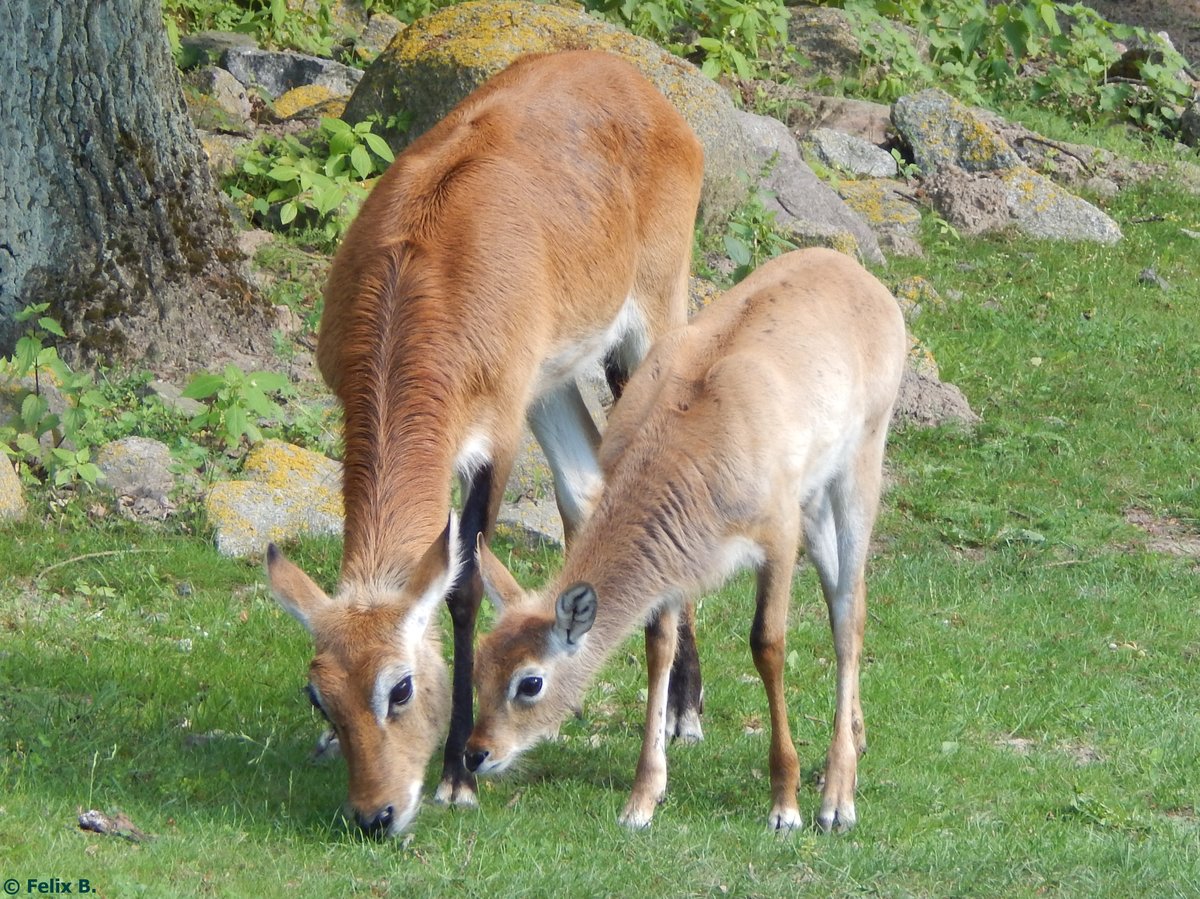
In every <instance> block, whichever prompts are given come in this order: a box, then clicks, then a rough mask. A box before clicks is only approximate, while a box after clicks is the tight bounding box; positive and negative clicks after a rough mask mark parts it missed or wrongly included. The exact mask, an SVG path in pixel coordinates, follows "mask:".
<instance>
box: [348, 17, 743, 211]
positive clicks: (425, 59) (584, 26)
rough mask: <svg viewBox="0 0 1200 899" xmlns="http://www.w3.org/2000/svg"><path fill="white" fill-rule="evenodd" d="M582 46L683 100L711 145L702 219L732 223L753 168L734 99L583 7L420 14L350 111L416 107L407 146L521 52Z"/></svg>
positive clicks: (386, 112)
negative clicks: (629, 66)
mask: <svg viewBox="0 0 1200 899" xmlns="http://www.w3.org/2000/svg"><path fill="white" fill-rule="evenodd" d="M582 48H590V49H595V50H605V51H607V52H610V53H613V54H615V55H617V56H620V57H623V58H624V59H627V60H629V62H631V63H633V64H634V65H635V66H637V67H638V69H639V70H641V72H642V73H643V74H644V75H645V76H646V77H647V78H648V79H649V80H650V81H651V82H652V83H653V84H654V85H655V86H657V87H658V89H659V90H661V91H662V92H663V93H664V94H665V95H666V96H667V97H668V99H670V100H671V102H672V103H674V105H675V107H676V108H677V109H678V110H679V111H680V113H681V114H682V115H683V117H684V118H685V119H686V120H687V122H688V124H689V125H691V127H692V130H693V131H695V132H696V136H697V137H698V138H699V139H700V142H701V143H702V144H703V145H704V188H703V191H702V194H701V201H700V206H701V216H702V218H703V220H704V221H705V223H706V224H707V223H712V222H717V221H723V220H724V218H726V217H727V216H728V214H729V213H730V212H731V211H732V210H733V209H734V208H735V207H736V206H737V205H738V203H740V202H741V201H742V199H743V198H744V197H745V195H746V186H745V183H744V182H743V181H742V180H741V179H740V178H739V173H741V172H746V171H749V170H750V169H751V168H752V165H751V163H750V161H749V157H748V155H747V152H746V150H745V148H744V146H743V141H742V135H741V128H740V126H739V125H738V122H737V120H736V118H735V116H734V106H733V101H732V100H731V99H730V98H729V96H728V95H727V94H726V93H725V92H724V91H723V90H722V89H721V88H720V87H718V86H717V85H716V84H715V83H713V82H712V81H710V80H709V79H707V78H705V77H704V76H703V75H701V74H700V70H699V69H697V68H696V67H695V66H693V65H692V64H691V63H688V62H686V61H685V60H682V59H679V58H678V57H675V56H672V55H671V54H670V53H668V52H667V51H665V50H663V49H662V48H661V47H659V46H658V45H656V44H654V43H651V42H650V41H647V40H644V39H642V38H639V37H635V36H633V35H632V34H630V33H629V32H627V31H624V30H623V29H620V28H617V27H615V26H612V25H608V24H606V23H604V22H600V21H598V20H596V19H593V18H591V17H589V16H588V15H587V14H586V13H583V12H581V11H578V10H576V9H566V8H563V7H559V6H542V5H539V4H536V3H528V2H521V0H475V2H469V3H462V4H459V5H457V6H451V7H447V8H445V9H442V10H439V11H438V12H435V13H433V14H432V15H429V16H426V17H425V18H422V19H418V20H417V21H416V22H414V23H413V24H412V25H410V26H409V27H408V28H406V29H405V30H404V31H403V32H402V33H401V34H400V35H399V36H398V37H397V38H396V40H395V41H393V42H392V44H391V45H390V46H389V47H388V48H387V50H385V51H384V52H383V53H382V54H381V55H380V56H379V58H378V59H376V60H375V62H374V63H373V64H372V65H371V67H370V68H368V69H367V71H366V73H365V74H364V76H363V79H362V81H361V82H359V85H358V87H357V88H356V89H355V91H354V94H353V96H351V98H350V102H349V103H348V104H347V106H346V112H345V114H344V116H343V118H344V119H345V120H346V121H348V122H352V123H353V122H361V121H364V120H365V119H367V118H369V117H371V116H380V117H381V118H382V119H383V120H384V121H387V120H388V119H389V117H391V116H394V115H397V114H399V113H401V112H406V113H408V114H410V115H411V117H412V119H411V126H410V127H409V129H408V130H407V131H406V132H404V133H400V132H398V131H395V130H391V131H387V132H383V133H384V136H385V137H386V138H387V140H388V142H389V143H390V144H391V145H392V149H393V150H396V151H397V152H398V151H400V150H402V149H403V148H404V147H405V146H406V145H407V144H408V143H410V142H411V141H413V140H415V139H416V138H417V137H419V136H420V135H421V134H423V133H424V132H425V131H427V130H428V129H429V128H430V127H431V126H432V125H434V124H435V123H436V122H437V121H439V120H440V119H441V118H442V117H444V116H445V115H446V113H447V112H449V111H450V110H451V109H452V108H453V107H454V106H455V104H457V103H458V102H459V101H460V100H462V99H463V98H464V97H465V96H466V95H467V94H469V93H470V92H471V91H472V90H474V89H475V88H476V87H478V86H479V85H481V84H483V82H485V81H486V80H487V79H488V78H490V77H491V76H492V75H495V74H496V73H497V72H499V71H500V70H501V69H503V68H505V67H506V66H507V65H508V64H509V63H511V62H512V61H513V60H515V59H516V58H517V57H519V56H523V55H525V54H527V53H548V52H556V51H562V50H576V49H582Z"/></svg>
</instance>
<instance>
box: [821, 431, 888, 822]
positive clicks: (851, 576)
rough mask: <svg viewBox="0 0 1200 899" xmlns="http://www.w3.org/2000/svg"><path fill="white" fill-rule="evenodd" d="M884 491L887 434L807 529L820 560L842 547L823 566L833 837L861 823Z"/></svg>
mask: <svg viewBox="0 0 1200 899" xmlns="http://www.w3.org/2000/svg"><path fill="white" fill-rule="evenodd" d="M882 486H883V433H882V429H881V431H880V434H879V437H878V439H876V440H869V441H868V442H867V443H866V445H864V447H863V448H862V450H861V451H860V453H859V456H858V459H857V460H856V461H855V463H854V465H853V467H852V468H851V470H850V471H849V472H847V473H846V475H845V476H843V477H842V478H841V479H839V480H838V481H836V482H835V483H834V484H833V485H832V486H831V488H830V493H829V495H828V496H827V497H826V499H825V502H824V504H823V505H824V509H823V514H822V516H821V520H820V522H819V525H818V531H817V533H813V532H811V531H809V532H808V536H809V547H810V555H812V556H813V559H814V562H816V561H817V557H818V556H828V547H829V546H830V544H831V543H832V544H833V545H834V546H836V548H837V564H836V566H835V567H834V568H833V570H832V571H830V570H829V568H828V565H827V564H825V565H822V564H818V565H817V570H818V573H819V574H820V576H821V587H822V590H823V592H824V594H825V602H826V605H827V606H828V607H829V626H830V629H831V630H832V632H833V647H834V654H835V656H836V658H837V686H836V707H835V711H834V717H833V738H832V740H831V742H830V744H829V753H828V755H827V756H826V760H825V786H824V788H823V789H822V791H821V810H820V812H819V813H818V815H817V824H818V826H819V827H820V828H821V829H822V830H824V831H827V832H828V831H830V830H837V831H839V832H840V831H846V830H849V829H850V828H852V827H854V825H855V823H856V822H857V820H858V815H857V811H856V810H855V807H854V791H855V789H856V787H857V785H858V758H859V756H861V755H862V754H863V753H864V752H866V749H867V731H866V723H865V721H864V719H863V712H862V701H861V699H860V696H859V670H860V667H861V664H862V649H863V634H864V631H865V629H866V623H867V587H866V578H865V569H866V562H867V549H868V546H869V543H870V538H871V529H872V528H873V527H874V524H875V516H876V514H877V512H878V510H879V496H880V493H881V491H882ZM835 522H836V524H835ZM831 537H832V539H831ZM814 548H815V549H816V552H815V553H814Z"/></svg>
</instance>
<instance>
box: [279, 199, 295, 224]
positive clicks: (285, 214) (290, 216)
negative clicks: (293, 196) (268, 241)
mask: <svg viewBox="0 0 1200 899" xmlns="http://www.w3.org/2000/svg"><path fill="white" fill-rule="evenodd" d="M297 212H299V207H298V206H297V205H296V203H295V201H294V200H293V201H292V202H289V203H284V204H283V206H281V207H280V209H279V221H280V223H281V224H284V225H290V224H291V223H292V222H293V221H295V219H296V213H297Z"/></svg>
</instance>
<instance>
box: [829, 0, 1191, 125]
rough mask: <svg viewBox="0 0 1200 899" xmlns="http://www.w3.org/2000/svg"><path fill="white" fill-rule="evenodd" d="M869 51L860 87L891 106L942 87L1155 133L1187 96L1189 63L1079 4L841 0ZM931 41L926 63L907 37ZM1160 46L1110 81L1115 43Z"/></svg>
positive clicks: (973, 97)
mask: <svg viewBox="0 0 1200 899" xmlns="http://www.w3.org/2000/svg"><path fill="white" fill-rule="evenodd" d="M840 5H841V6H842V7H843V8H844V9H845V10H846V12H847V13H848V14H849V15H850V16H851V19H852V20H853V21H854V22H855V24H856V31H857V32H858V34H859V35H860V41H861V46H862V49H863V55H864V63H865V66H864V72H863V79H864V84H863V85H862V87H864V88H865V89H866V90H867V91H868V92H870V93H873V94H874V95H875V96H877V97H879V98H880V99H883V100H886V101H889V102H890V101H892V100H895V99H896V98H897V97H898V96H899V95H900V94H901V93H908V92H911V91H914V90H918V89H920V88H921V87H925V86H929V85H938V86H941V87H944V88H946V89H947V90H949V91H951V92H952V93H955V94H957V95H958V96H959V97H961V98H963V99H964V100H967V101H969V102H974V103H980V102H983V100H984V97H983V94H984V92H988V93H991V94H992V95H993V96H997V95H999V94H1001V93H1003V94H1005V95H1007V96H1009V97H1011V96H1016V97H1023V98H1025V99H1028V100H1031V101H1035V102H1039V103H1049V104H1051V105H1052V106H1053V107H1055V108H1056V109H1058V110H1059V111H1061V112H1063V113H1066V114H1069V115H1073V116H1075V117H1077V118H1082V119H1084V120H1091V119H1093V118H1095V117H1096V115H1097V114H1102V115H1111V116H1115V117H1117V118H1119V119H1124V120H1126V121H1130V122H1132V123H1134V124H1137V125H1141V126H1144V127H1146V128H1149V129H1151V130H1153V131H1162V132H1166V133H1171V132H1173V131H1174V130H1175V128H1176V127H1177V123H1178V118H1179V114H1180V111H1181V110H1182V107H1183V106H1184V105H1185V104H1186V103H1187V102H1188V101H1189V99H1190V97H1191V87H1190V85H1189V84H1188V83H1187V82H1186V81H1185V80H1184V79H1183V78H1182V77H1181V76H1180V74H1179V73H1180V72H1181V71H1182V70H1183V69H1184V68H1185V66H1186V62H1185V60H1184V59H1183V58H1182V57H1181V56H1180V55H1179V54H1178V53H1177V52H1175V51H1174V50H1172V49H1171V48H1169V47H1168V46H1167V45H1166V44H1165V43H1163V42H1162V41H1161V40H1160V39H1159V38H1158V37H1157V36H1155V35H1151V34H1149V33H1147V32H1146V31H1145V29H1141V28H1130V27H1128V26H1124V25H1115V24H1113V23H1110V22H1108V21H1106V20H1105V19H1103V18H1102V17H1101V16H1100V15H1099V14H1098V13H1096V12H1095V11H1094V10H1092V9H1089V8H1088V7H1086V6H1084V5H1083V4H1080V3H1076V4H1073V5H1065V4H1060V3H1055V2H1052V0H1027V2H1024V3H989V2H986V0H937V2H932V0H844V3H842V4H840ZM896 23H902V24H903V25H906V26H908V27H909V28H910V29H911V30H912V31H915V32H916V33H917V34H919V35H920V36H921V38H922V39H924V40H925V41H927V42H928V62H926V61H925V60H924V59H923V58H922V55H921V54H920V53H919V52H918V49H917V47H916V46H915V44H914V41H913V40H912V38H911V37H910V32H909V31H906V30H904V29H901V28H899V27H897V25H896ZM1131 40H1135V41H1137V42H1138V43H1140V44H1142V45H1145V46H1148V47H1152V48H1156V52H1155V53H1149V54H1146V58H1144V59H1141V60H1136V61H1134V62H1133V66H1134V69H1135V71H1136V77H1133V78H1128V77H1126V78H1120V77H1114V76H1112V75H1110V74H1109V73H1110V71H1111V68H1112V65H1113V63H1115V62H1116V61H1117V60H1118V59H1119V58H1120V56H1121V52H1120V50H1119V48H1118V46H1117V42H1118V41H1131Z"/></svg>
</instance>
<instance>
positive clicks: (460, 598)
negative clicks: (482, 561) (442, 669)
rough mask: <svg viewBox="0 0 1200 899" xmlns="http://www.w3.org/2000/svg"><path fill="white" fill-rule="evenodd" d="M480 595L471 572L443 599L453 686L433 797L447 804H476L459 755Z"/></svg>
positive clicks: (468, 719) (468, 709)
mask: <svg viewBox="0 0 1200 899" xmlns="http://www.w3.org/2000/svg"><path fill="white" fill-rule="evenodd" d="M472 569H473V566H472ZM482 595H483V582H482V581H481V580H480V578H479V574H478V572H476V571H474V570H471V571H470V572H469V573H468V574H467V576H466V578H465V579H463V580H460V582H459V583H457V584H455V586H454V589H453V590H452V591H451V592H450V595H449V596H447V597H446V604H447V605H448V606H449V607H450V620H451V622H453V625H454V683H453V687H452V691H451V705H450V730H449V731H448V732H447V734H446V750H445V754H444V755H443V757H442V780H441V783H439V784H438V788H437V791H436V792H435V793H434V797H433V798H434V799H435V800H436V801H437V802H441V803H444V804H447V805H465V806H475V805H478V804H479V800H478V798H477V797H476V794H475V775H474V774H472V773H471V772H470V771H468V770H467V766H466V763H465V761H464V760H463V753H464V752H465V750H466V746H467V737H469V736H470V735H471V728H472V727H473V726H474V712H473V709H472V694H471V669H472V667H473V665H474V652H475V648H474V637H475V618H476V615H477V613H478V612H479V602H480V600H481V598H482Z"/></svg>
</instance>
